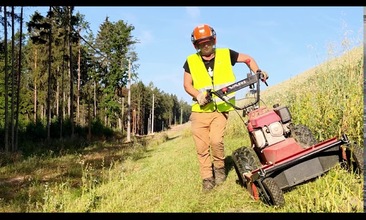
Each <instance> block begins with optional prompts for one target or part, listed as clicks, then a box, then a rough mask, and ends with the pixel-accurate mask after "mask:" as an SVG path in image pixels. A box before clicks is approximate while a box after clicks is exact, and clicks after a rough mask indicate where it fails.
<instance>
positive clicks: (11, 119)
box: [10, 6, 15, 152]
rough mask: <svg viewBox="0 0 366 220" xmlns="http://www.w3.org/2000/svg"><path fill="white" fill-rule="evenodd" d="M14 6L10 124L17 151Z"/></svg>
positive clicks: (13, 146) (12, 15) (12, 17)
mask: <svg viewBox="0 0 366 220" xmlns="http://www.w3.org/2000/svg"><path fill="white" fill-rule="evenodd" d="M14 19H15V15H14V6H11V110H10V124H11V140H10V142H11V151H12V152H14V151H15V145H14V139H15V130H14V129H15V127H14V107H15V106H14V104H15V103H14V101H15V65H14V63H15V62H14V60H15V28H14V26H15V25H14V23H15V22H14Z"/></svg>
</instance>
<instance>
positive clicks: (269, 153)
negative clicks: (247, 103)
mask: <svg viewBox="0 0 366 220" xmlns="http://www.w3.org/2000/svg"><path fill="white" fill-rule="evenodd" d="M286 126H287V125H284V123H283V121H282V119H281V117H280V115H278V114H277V113H276V111H274V110H273V109H268V108H266V107H261V108H258V109H256V110H254V111H252V112H249V113H248V123H247V129H248V132H249V133H250V134H251V135H250V137H251V141H252V145H253V148H254V150H255V152H256V153H257V155H258V157H259V158H260V161H261V163H262V164H263V165H265V164H275V163H277V162H279V161H281V160H284V159H286V158H288V157H289V156H291V155H294V154H297V153H299V152H301V151H303V150H304V149H303V148H302V147H301V145H300V144H298V143H297V142H296V140H295V139H294V138H291V137H288V136H287V135H286V132H285V130H286V128H285V127H286Z"/></svg>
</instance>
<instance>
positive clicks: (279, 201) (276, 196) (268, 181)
mask: <svg viewBox="0 0 366 220" xmlns="http://www.w3.org/2000/svg"><path fill="white" fill-rule="evenodd" d="M262 185H263V187H264V189H265V191H266V193H267V195H268V197H269V198H266V197H265V195H261V196H262V200H263V201H264V202H266V203H267V204H268V205H273V206H279V207H280V206H283V205H284V204H285V197H284V196H283V191H282V190H281V188H280V187H279V186H278V185H277V184H276V182H275V181H274V180H273V178H271V177H267V178H265V179H264V180H263V181H262ZM263 193H264V192H263Z"/></svg>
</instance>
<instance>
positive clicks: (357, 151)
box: [342, 146, 364, 175]
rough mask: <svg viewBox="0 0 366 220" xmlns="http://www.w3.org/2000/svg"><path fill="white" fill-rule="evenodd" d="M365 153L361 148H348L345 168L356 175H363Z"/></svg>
mask: <svg viewBox="0 0 366 220" xmlns="http://www.w3.org/2000/svg"><path fill="white" fill-rule="evenodd" d="M363 160H364V159H363V152H362V149H361V148H360V147H357V146H353V147H352V148H346V160H344V161H343V163H342V164H343V167H344V168H345V169H346V170H348V171H349V172H352V173H354V174H356V175H362V174H363V165H364V164H363Z"/></svg>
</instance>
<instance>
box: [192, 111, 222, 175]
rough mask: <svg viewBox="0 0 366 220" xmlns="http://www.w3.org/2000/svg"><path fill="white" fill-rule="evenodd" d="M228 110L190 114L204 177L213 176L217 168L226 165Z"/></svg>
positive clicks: (201, 171)
mask: <svg viewBox="0 0 366 220" xmlns="http://www.w3.org/2000/svg"><path fill="white" fill-rule="evenodd" d="M228 117H229V113H228V112H192V113H191V116H190V121H191V129H192V134H193V140H194V142H195V145H196V151H197V158H198V162H199V166H200V175H201V178H202V179H206V178H210V177H212V176H213V172H212V164H213V165H214V167H215V168H222V167H224V166H225V152H224V133H225V129H226V124H227V120H228Z"/></svg>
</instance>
